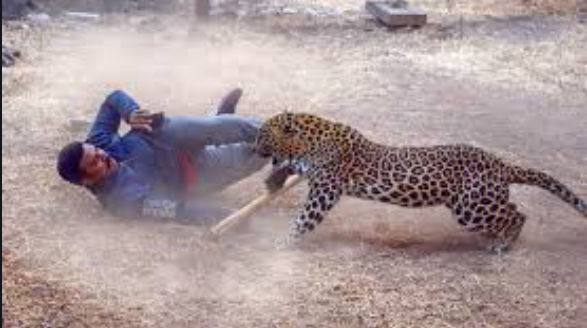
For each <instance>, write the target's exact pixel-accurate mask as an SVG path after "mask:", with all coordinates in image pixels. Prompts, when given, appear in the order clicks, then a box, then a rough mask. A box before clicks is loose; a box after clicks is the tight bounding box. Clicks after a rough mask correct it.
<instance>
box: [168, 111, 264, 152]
mask: <svg viewBox="0 0 587 328" xmlns="http://www.w3.org/2000/svg"><path fill="white" fill-rule="evenodd" d="M260 126H261V120H259V119H256V118H248V117H242V116H237V115H219V116H173V117H168V118H166V119H165V122H164V123H163V126H162V128H161V130H160V133H161V136H162V137H163V138H164V139H166V140H167V141H168V142H170V143H171V144H172V145H174V146H176V147H180V148H183V149H187V150H201V149H204V148H205V147H207V146H220V145H226V144H233V143H253V142H254V141H255V138H256V137H257V133H258V131H259V127H260Z"/></svg>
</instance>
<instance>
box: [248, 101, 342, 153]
mask: <svg viewBox="0 0 587 328" xmlns="http://www.w3.org/2000/svg"><path fill="white" fill-rule="evenodd" d="M340 127H342V125H341V124H337V123H334V122H331V121H328V120H326V119H323V118H320V117H318V116H315V115H311V114H300V113H290V112H285V113H281V114H278V115H275V116H273V117H271V118H269V119H268V120H267V121H265V123H264V124H263V125H262V126H261V129H260V131H259V134H258V136H257V141H256V144H255V149H256V151H257V152H258V154H259V155H260V156H263V157H273V158H274V159H277V160H280V161H281V160H295V159H301V158H305V157H307V156H308V155H312V154H315V153H316V152H317V151H322V152H324V151H325V150H326V148H327V147H328V146H331V144H332V142H331V141H332V138H333V136H335V135H336V133H335V132H336V130H337V129H340Z"/></svg>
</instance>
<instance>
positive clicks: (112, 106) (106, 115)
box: [86, 90, 139, 149]
mask: <svg viewBox="0 0 587 328" xmlns="http://www.w3.org/2000/svg"><path fill="white" fill-rule="evenodd" d="M138 108H139V105H138V104H137V103H136V102H135V100H134V99H132V98H131V97H130V96H129V95H128V94H126V93H125V92H124V91H120V90H117V91H114V92H112V93H111V94H110V95H108V97H106V100H105V101H104V103H102V106H101V107H100V111H99V112H98V115H97V116H96V119H95V120H94V123H93V125H92V128H91V129H90V133H89V134H88V138H87V140H86V141H87V142H88V143H91V144H93V145H95V146H96V147H99V148H102V149H105V148H107V147H108V146H109V145H110V144H111V143H112V142H113V141H115V140H116V138H117V137H118V129H119V128H120V121H121V120H123V119H127V118H128V117H129V116H130V114H131V113H132V112H133V111H135V110H137V109H138Z"/></svg>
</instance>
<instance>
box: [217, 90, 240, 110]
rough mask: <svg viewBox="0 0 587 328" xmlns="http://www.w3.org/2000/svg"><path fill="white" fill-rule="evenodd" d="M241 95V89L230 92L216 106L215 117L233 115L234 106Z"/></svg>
mask: <svg viewBox="0 0 587 328" xmlns="http://www.w3.org/2000/svg"><path fill="white" fill-rule="evenodd" d="M242 95H243V90H242V89H241V88H236V89H234V90H232V91H230V92H229V93H228V94H227V95H226V96H224V98H222V100H221V101H220V104H219V105H218V109H217V110H216V115H226V114H234V113H235V112H236V105H237V104H238V101H239V100H240V99H241V96H242Z"/></svg>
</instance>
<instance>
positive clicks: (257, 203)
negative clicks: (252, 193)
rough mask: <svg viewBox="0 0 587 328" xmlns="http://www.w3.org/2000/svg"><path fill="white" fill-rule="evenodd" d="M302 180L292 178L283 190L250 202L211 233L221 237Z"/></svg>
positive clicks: (217, 225)
mask: <svg viewBox="0 0 587 328" xmlns="http://www.w3.org/2000/svg"><path fill="white" fill-rule="evenodd" d="M302 180H303V178H302V177H301V176H299V175H298V176H295V177H292V178H289V179H288V180H287V181H286V183H285V185H284V186H283V187H282V188H281V189H279V190H277V191H275V192H273V193H270V192H265V194H264V195H262V196H260V197H258V198H257V199H255V200H253V201H252V202H250V203H249V204H247V205H246V206H245V207H243V208H241V209H240V210H238V211H237V212H235V213H233V214H231V215H229V216H228V217H226V218H224V219H223V220H222V221H220V222H219V223H218V224H216V225H215V226H214V227H212V229H210V232H211V233H212V235H214V236H216V237H219V236H220V235H222V234H223V233H225V232H226V231H227V230H229V229H230V228H231V227H232V226H234V225H235V224H236V223H237V222H238V221H240V220H242V219H243V218H245V217H248V216H249V215H251V214H252V213H254V212H256V211H257V210H258V209H259V208H261V207H262V206H263V205H265V204H267V203H268V202H269V201H271V200H272V199H274V198H276V197H278V196H279V195H281V194H283V193H284V192H286V191H287V190H289V189H291V188H292V187H294V186H295V185H297V184H298V183H300V182H301V181H302Z"/></svg>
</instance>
